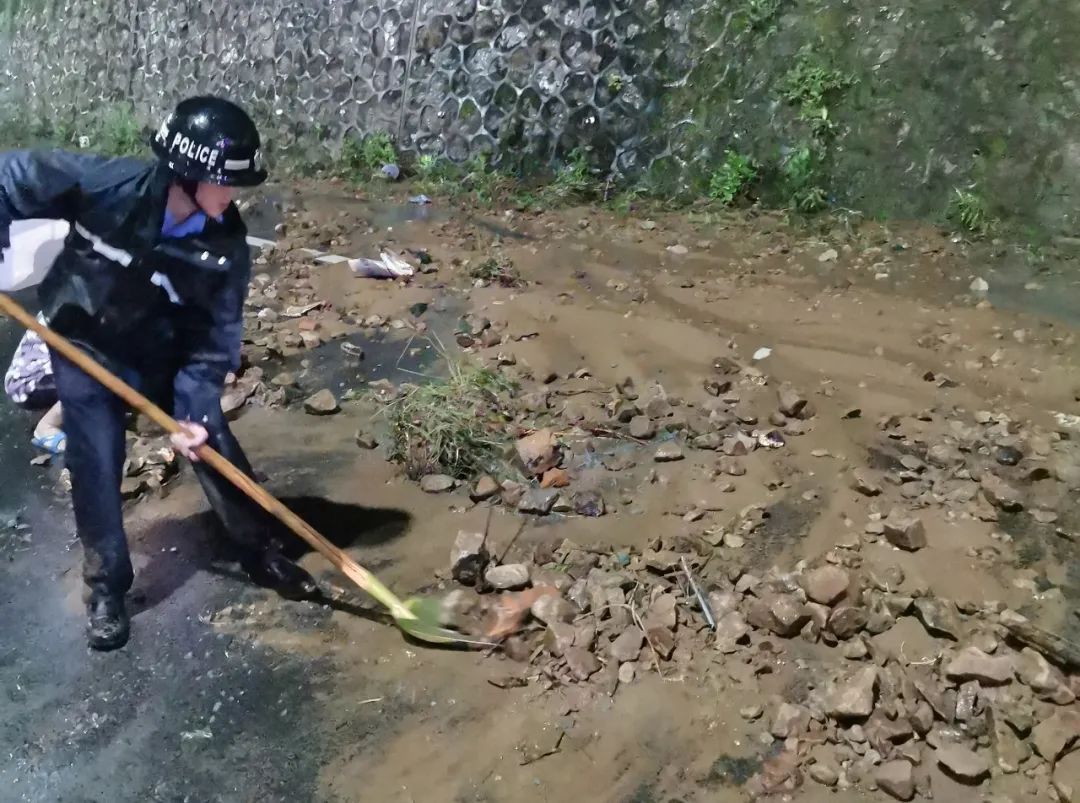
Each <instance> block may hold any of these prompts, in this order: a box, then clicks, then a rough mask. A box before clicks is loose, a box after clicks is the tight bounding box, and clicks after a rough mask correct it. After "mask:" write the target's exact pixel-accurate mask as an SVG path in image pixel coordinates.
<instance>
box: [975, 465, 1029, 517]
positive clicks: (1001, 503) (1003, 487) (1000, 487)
mask: <svg viewBox="0 0 1080 803" xmlns="http://www.w3.org/2000/svg"><path fill="white" fill-rule="evenodd" d="M980 485H981V486H982V492H983V496H985V497H986V500H987V501H988V502H990V504H992V505H993V506H994V507H997V508H1001V509H1002V510H1005V511H1015V510H1021V509H1023V507H1024V497H1023V495H1021V493H1020V492H1019V491H1018V490H1017V489H1016V488H1014V487H1012V486H1011V485H1009V483H1007V482H1005V480H1003V479H1001V477H999V476H997V475H996V474H990V473H987V474H986V475H985V476H984V477H983V478H982V482H981V483H980Z"/></svg>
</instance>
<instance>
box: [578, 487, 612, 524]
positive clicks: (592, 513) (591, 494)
mask: <svg viewBox="0 0 1080 803" xmlns="http://www.w3.org/2000/svg"><path fill="white" fill-rule="evenodd" d="M573 505H574V512H575V513H577V514H578V515H579V516H587V517H589V518H596V517H598V516H603V515H604V513H605V512H607V511H606V507H605V505H604V497H602V496H600V494H598V493H596V492H595V491H582V492H580V493H576V494H574V497H573Z"/></svg>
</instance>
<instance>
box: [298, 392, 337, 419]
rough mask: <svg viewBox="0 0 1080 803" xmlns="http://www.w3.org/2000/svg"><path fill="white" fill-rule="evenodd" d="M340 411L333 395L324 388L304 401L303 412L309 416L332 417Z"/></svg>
mask: <svg viewBox="0 0 1080 803" xmlns="http://www.w3.org/2000/svg"><path fill="white" fill-rule="evenodd" d="M340 409H341V408H340V407H339V406H338V400H337V399H336V398H335V397H334V394H333V393H331V392H330V391H329V390H327V389H325V388H324V389H323V390H320V391H319V392H318V393H316V394H314V395H312V396H309V397H308V398H306V399H305V400H304V412H306V413H308V414H309V415H333V414H334V413H336V412H337V411H338V410H340Z"/></svg>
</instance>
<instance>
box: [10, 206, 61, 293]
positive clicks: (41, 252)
mask: <svg viewBox="0 0 1080 803" xmlns="http://www.w3.org/2000/svg"><path fill="white" fill-rule="evenodd" d="M70 228H71V227H70V225H69V224H68V222H67V221H66V220H45V219H41V218H35V219H32V220H16V221H14V222H13V223H12V224H11V234H10V237H11V247H10V248H5V249H4V250H3V253H2V254H0V290H2V291H4V292H6V293H11V292H15V291H16V290H23V289H25V288H27V287H33V286H34V285H36V284H41V281H42V279H44V278H45V274H47V273H48V272H49V268H51V267H52V264H53V262H54V261H55V260H56V257H57V256H58V255H59V254H60V251H61V250H62V249H63V247H64V238H66V237H67V235H68V230H69V229H70Z"/></svg>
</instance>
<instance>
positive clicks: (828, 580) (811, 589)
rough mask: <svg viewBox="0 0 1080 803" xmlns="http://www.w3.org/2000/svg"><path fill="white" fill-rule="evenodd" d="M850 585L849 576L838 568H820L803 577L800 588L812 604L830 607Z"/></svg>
mask: <svg viewBox="0 0 1080 803" xmlns="http://www.w3.org/2000/svg"><path fill="white" fill-rule="evenodd" d="M850 585H851V576H850V575H849V574H848V573H847V572H846V571H844V570H843V569H841V568H840V567H839V566H821V567H819V568H817V569H813V570H812V571H810V572H808V573H807V574H806V575H804V576H803V580H802V587H803V590H805V591H806V596H808V597H809V598H810V599H811V600H813V601H814V602H816V603H818V604H820V605H832V604H834V603H835V602H836V601H837V600H839V599H840V598H841V597H843V596H844V594H846V593H847V590H848V587H849V586H850Z"/></svg>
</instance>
